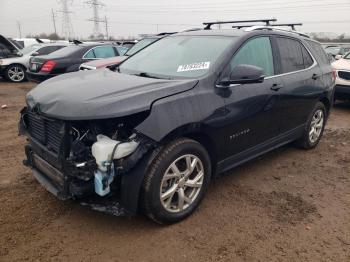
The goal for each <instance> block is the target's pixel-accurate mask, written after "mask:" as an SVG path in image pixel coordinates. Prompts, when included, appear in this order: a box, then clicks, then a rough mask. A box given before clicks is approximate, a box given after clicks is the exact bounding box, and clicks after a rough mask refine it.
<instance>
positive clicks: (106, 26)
mask: <svg viewBox="0 0 350 262" xmlns="http://www.w3.org/2000/svg"><path fill="white" fill-rule="evenodd" d="M105 29H106V39H107V40H108V37H109V35H108V20H107V16H105Z"/></svg>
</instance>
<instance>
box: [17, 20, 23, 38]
mask: <svg viewBox="0 0 350 262" xmlns="http://www.w3.org/2000/svg"><path fill="white" fill-rule="evenodd" d="M17 28H18V33H19V38H22V28H21V22H20V21H17Z"/></svg>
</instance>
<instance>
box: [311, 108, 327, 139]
mask: <svg viewBox="0 0 350 262" xmlns="http://www.w3.org/2000/svg"><path fill="white" fill-rule="evenodd" d="M323 122H324V113H323V110H321V109H319V110H317V111H316V112H315V113H314V115H313V117H312V120H311V124H310V130H309V139H310V142H311V143H315V142H316V141H317V140H318V139H319V137H320V135H321V132H322V128H323Z"/></svg>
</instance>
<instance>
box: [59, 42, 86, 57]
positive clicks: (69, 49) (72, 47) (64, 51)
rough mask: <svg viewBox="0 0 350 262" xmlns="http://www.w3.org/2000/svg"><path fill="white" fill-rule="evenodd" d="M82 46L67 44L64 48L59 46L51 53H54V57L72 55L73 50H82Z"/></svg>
mask: <svg viewBox="0 0 350 262" xmlns="http://www.w3.org/2000/svg"><path fill="white" fill-rule="evenodd" d="M82 49H83V48H82V46H79V45H69V46H67V47H65V48H61V49H59V50H57V51H55V52H54V53H52V55H53V54H54V55H55V57H66V56H71V55H73V54H74V53H75V52H77V51H79V50H82Z"/></svg>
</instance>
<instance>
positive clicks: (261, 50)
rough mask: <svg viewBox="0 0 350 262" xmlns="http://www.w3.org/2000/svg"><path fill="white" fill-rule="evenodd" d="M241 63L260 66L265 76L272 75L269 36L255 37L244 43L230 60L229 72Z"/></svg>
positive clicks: (272, 66)
mask: <svg viewBox="0 0 350 262" xmlns="http://www.w3.org/2000/svg"><path fill="white" fill-rule="evenodd" d="M242 64H245V65H253V66H257V67H260V68H262V69H263V70H264V72H265V76H272V75H274V65H273V55H272V48H271V42H270V38H269V37H257V38H254V39H252V40H249V41H248V42H247V43H246V44H244V45H243V47H242V48H241V49H239V51H238V52H237V53H236V55H235V56H234V57H233V59H232V60H231V62H230V69H231V72H232V70H233V69H234V68H235V67H236V66H238V65H242Z"/></svg>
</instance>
